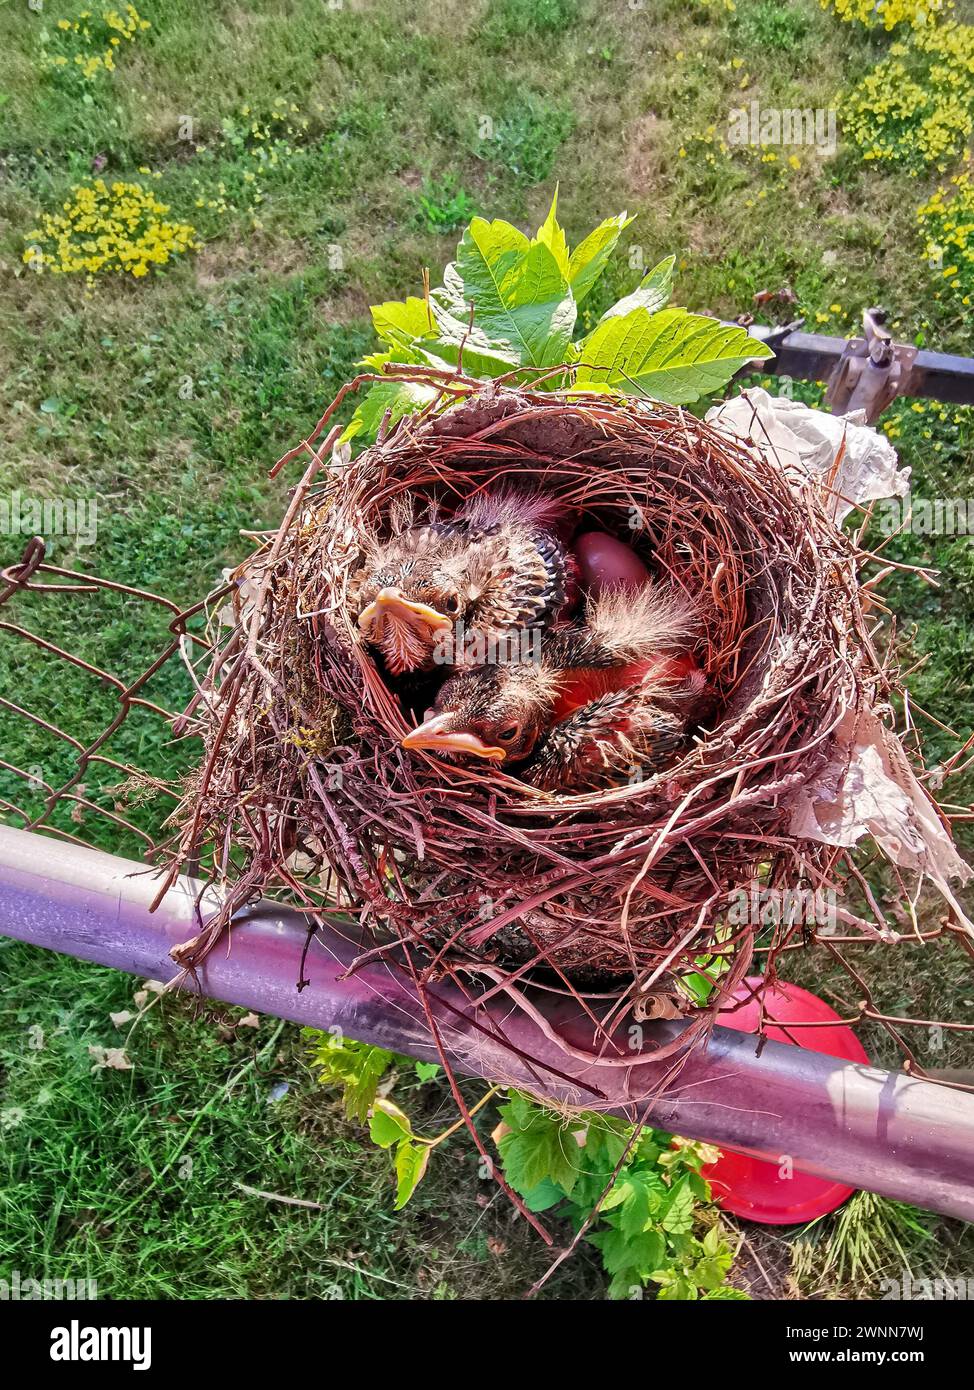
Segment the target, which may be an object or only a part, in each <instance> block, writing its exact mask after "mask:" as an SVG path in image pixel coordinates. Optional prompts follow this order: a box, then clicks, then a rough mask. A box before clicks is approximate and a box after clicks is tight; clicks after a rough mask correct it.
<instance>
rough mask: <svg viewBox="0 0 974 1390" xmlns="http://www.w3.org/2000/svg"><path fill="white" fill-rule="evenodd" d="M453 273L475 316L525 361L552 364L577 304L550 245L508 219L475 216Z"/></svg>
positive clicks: (561, 356)
mask: <svg viewBox="0 0 974 1390" xmlns="http://www.w3.org/2000/svg"><path fill="white" fill-rule="evenodd" d="M455 268H456V274H457V275H458V276H459V278H460V280H461V281H462V283H463V302H464V303H466V304H470V303H472V304H473V306H474V322H475V323H476V324H477V326H478V327H480V328H481V329H483V331H484V333H485V334H486V335H487V337H488V338H490V339H491V340H492V341H493V342H494V343H495V344H500V345H502V346H503V347H505V348H509V349H511V350H512V351H514V352H516V353H517V356H518V360H519V361H520V363H521V364H522V365H524V366H531V367H550V366H557V364H558V363H560V362H563V361H564V360H565V353H566V350H567V348H568V344H569V342H570V341H571V336H572V329H573V328H574V327H575V314H576V304H575V300H574V298H573V297H572V293H571V290H570V289H569V286H568V281H567V279H566V278H565V275H564V274H563V273H562V271H561V269H560V268H559V265H558V261H557V260H556V258H555V256H554V255H553V254H552V252H551V250H550V249H549V248H548V247H547V246H546V245H545V244H544V243H543V242H540V241H535V242H531V241H529V240H528V238H527V237H526V236H525V235H524V233H523V232H520V231H518V229H517V228H516V227H512V226H511V225H510V223H509V222H501V221H496V222H486V221H485V220H484V219H483V218H482V217H475V218H474V219H473V221H472V222H471V223H470V225H469V226H468V227H467V228H466V230H465V231H464V233H463V236H462V237H461V239H460V244H459V246H458V247H457V259H456V263H455Z"/></svg>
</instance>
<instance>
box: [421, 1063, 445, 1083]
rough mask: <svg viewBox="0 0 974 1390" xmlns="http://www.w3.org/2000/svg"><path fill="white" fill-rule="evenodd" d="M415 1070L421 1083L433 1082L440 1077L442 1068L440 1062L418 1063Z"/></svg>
mask: <svg viewBox="0 0 974 1390" xmlns="http://www.w3.org/2000/svg"><path fill="white" fill-rule="evenodd" d="M415 1070H416V1075H417V1076H418V1077H419V1079H420V1081H432V1080H433V1079H434V1077H437V1076H439V1074H440V1072H441V1070H442V1068H441V1067H440V1064H439V1062H417V1063H416V1067H415Z"/></svg>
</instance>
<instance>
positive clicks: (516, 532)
mask: <svg viewBox="0 0 974 1390" xmlns="http://www.w3.org/2000/svg"><path fill="white" fill-rule="evenodd" d="M571 526H572V518H571V517H570V516H569V515H568V514H567V513H566V511H565V509H564V508H563V507H562V506H561V505H560V504H559V503H558V502H557V501H554V500H553V499H551V498H547V497H542V496H541V495H540V494H536V493H526V492H516V491H513V490H511V489H506V490H497V491H494V492H491V493H485V494H480V495H478V496H477V497H474V498H472V499H471V500H470V501H468V502H467V503H466V504H465V505H464V506H463V508H462V509H461V510H460V511H459V512H458V513H457V514H456V515H455V516H453V517H451V518H450V519H449V520H448V521H438V520H435V519H434V520H431V521H429V522H426V523H425V524H423V525H419V526H413V525H407V526H405V527H403V528H402V529H395V528H394V532H393V535H392V536H391V537H390V539H389V540H388V541H385V542H384V543H382V544H377V545H375V546H373V547H371V551H372V553H371V554H370V555H369V558H368V559H367V561H366V563H365V565H364V566H363V568H362V569H361V570H360V571H359V572H358V574H357V575H356V576H355V577H354V578H353V581H352V584H351V586H350V592H349V599H350V603H351V605H352V611H353V615H354V617H355V619H356V621H357V623H358V626H359V630H360V631H361V633H362V636H363V637H364V639H365V641H367V642H368V643H369V644H370V645H372V646H375V647H377V648H378V649H379V651H380V652H381V653H382V656H383V659H384V661H385V664H386V666H387V668H388V670H389V671H390V672H391V673H392V674H393V675H400V674H402V672H404V671H413V670H430V669H431V668H432V667H433V666H434V665H436V664H446V665H456V664H459V663H460V662H461V661H462V660H463V659H464V651H466V652H467V659H470V655H469V654H470V653H471V652H474V653H479V657H475V658H474V659H479V660H484V655H483V653H484V651H486V650H489V648H490V645H491V644H492V643H494V642H496V641H497V640H498V639H499V638H500V637H502V636H504V635H506V634H509V633H511V632H516V631H523V630H525V629H537V630H539V631H543V630H544V629H545V628H547V627H548V626H549V625H550V624H551V623H552V622H553V621H554V619H555V618H556V617H557V616H558V614H559V613H560V612H562V611H563V610H564V609H565V608H566V605H568V604H570V603H571V602H572V600H573V598H574V595H575V592H576V589H577V586H575V584H574V582H573V575H574V564H573V560H572V558H571V557H570V556H569V554H568V553H567V549H566V541H567V536H568V534H569V533H570V530H571ZM451 638H454V639H455V641H454V642H453V643H452V644H451V642H450V640H449V639H451ZM454 648H456V650H454Z"/></svg>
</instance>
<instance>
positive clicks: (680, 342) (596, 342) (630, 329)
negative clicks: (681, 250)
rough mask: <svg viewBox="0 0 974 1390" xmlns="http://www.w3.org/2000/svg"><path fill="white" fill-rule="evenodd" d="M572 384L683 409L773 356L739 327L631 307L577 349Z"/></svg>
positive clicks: (683, 311)
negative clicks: (742, 370)
mask: <svg viewBox="0 0 974 1390" xmlns="http://www.w3.org/2000/svg"><path fill="white" fill-rule="evenodd" d="M580 355H581V362H580V364H579V367H578V372H577V376H576V382H577V384H578V385H579V386H584V385H585V384H586V383H588V382H593V383H595V384H600V383H601V384H605V385H608V386H616V387H618V388H619V389H620V390H625V391H627V392H629V393H630V394H633V393H635V394H637V395H640V396H646V397H650V398H652V399H654V400H659V401H667V402H669V404H670V405H687V404H689V403H690V402H691V401H695V400H698V399H699V398H700V397H701V396H703V395H707V394H709V393H710V392H712V391H716V390H719V388H720V387H721V386H724V385H725V384H726V383H727V382H728V381H729V380H730V378H731V377H732V376H733V375H734V373H735V372H736V371H738V370H739V369H740V368H741V367H743V366H744V365H745V363H747V362H750V361H751V360H752V359H754V358H765V357H770V356H772V353H771V351H770V349H769V348H768V347H766V345H765V344H764V343H761V342H758V340H757V339H756V338H751V337H749V336H748V334H747V333H746V332H745V330H744V329H743V328H737V327H727V326H725V325H724V324H722V323H720V322H719V321H718V320H717V319H711V318H704V317H703V316H702V315H700V314H690V313H688V312H687V310H686V309H661V310H660V311H659V313H656V314H650V313H649V312H648V310H646V309H633V310H632V311H631V312H630V313H628V314H625V315H623V316H622V317H621V318H609V319H606V320H605V321H604V322H603V323H600V324H597V325H596V327H595V328H594V329H593V331H592V332H591V333H590V334H589V336H588V337H587V338H586V339H584V341H583V343H582V344H581V347H580Z"/></svg>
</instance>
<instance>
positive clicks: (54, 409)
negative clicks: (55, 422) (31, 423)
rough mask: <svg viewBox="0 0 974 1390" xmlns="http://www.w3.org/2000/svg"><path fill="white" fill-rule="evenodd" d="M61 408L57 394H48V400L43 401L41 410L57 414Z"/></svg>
mask: <svg viewBox="0 0 974 1390" xmlns="http://www.w3.org/2000/svg"><path fill="white" fill-rule="evenodd" d="M60 409H61V402H60V401H59V400H58V398H57V396H48V398H47V400H46V401H41V410H42V411H43V412H44V414H45V415H56V414H57V413H58V411H59V410H60Z"/></svg>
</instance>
